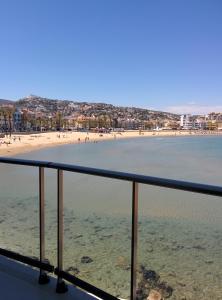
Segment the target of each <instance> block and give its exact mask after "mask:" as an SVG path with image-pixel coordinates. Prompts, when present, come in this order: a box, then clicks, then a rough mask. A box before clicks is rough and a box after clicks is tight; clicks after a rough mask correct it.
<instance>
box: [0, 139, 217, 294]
mask: <svg viewBox="0 0 222 300" xmlns="http://www.w3.org/2000/svg"><path fill="white" fill-rule="evenodd" d="M221 149H222V138H221V137H176V138H169V137H167V138H158V137H155V138H140V139H131V140H121V141H113V142H111V141H108V142H100V143H98V144H93V143H92V144H91V143H89V144H80V145H65V146H60V147H56V148H48V149H44V150H40V151H35V152H32V153H29V154H25V155H19V156H18V157H22V158H29V159H39V160H50V161H59V162H67V163H73V164H78V165H84V166H92V167H98V168H106V169H112V170H120V171H126V172H134V173H140V174H146V175H154V176H161V177H168V178H175V179H182V180H189V181H196V182H204V183H210V184H218V185H221V182H222V173H221V166H222V151H221ZM0 170H1V177H0V188H1V202H0V206H1V210H0V223H1V224H0V226H1V232H0V242H1V246H2V244H3V246H4V247H8V248H10V249H13V250H14V251H19V252H22V253H24V254H29V255H33V256H38V196H37V195H38V194H37V193H38V187H37V186H36V183H37V182H38V177H37V174H38V172H37V170H34V169H33V168H23V167H12V166H4V165H1V166H0ZM64 180H65V186H64V187H65V255H64V260H65V268H69V267H70V266H72V269H71V270H70V272H73V273H74V274H77V276H79V277H80V278H82V279H85V280H87V281H89V282H90V283H93V284H96V285H97V286H98V287H100V288H103V289H105V290H107V291H109V292H110V293H112V294H114V295H118V296H120V297H123V298H128V296H129V276H130V272H129V266H130V234H131V233H130V232H131V228H130V212H131V185H130V184H129V183H125V182H120V181H112V180H108V179H101V178H95V177H91V176H87V175H76V174H68V173H65V176H64ZM139 200H140V202H139V210H140V218H139V221H140V226H139V263H140V265H142V266H144V267H145V268H146V269H147V270H152V271H155V272H156V273H157V274H158V276H160V278H159V279H158V281H156V282H155V281H152V282H149V285H150V287H151V286H152V287H154V288H155V289H159V290H161V289H160V286H161V285H160V283H161V282H163V281H164V282H166V283H167V284H168V285H169V286H170V287H172V289H173V293H172V295H171V297H170V299H209V298H210V299H221V292H222V288H221V280H222V254H221V247H222V219H221V215H222V200H221V199H219V198H217V197H207V196H202V195H197V194H192V193H187V192H178V191H171V190H168V189H159V188H156V187H148V186H143V185H140V190H139ZM30 215H31V216H32V217H31V218H30ZM46 223H47V224H46V226H47V228H46V232H47V245H46V247H47V256H48V258H49V259H50V260H51V261H52V262H53V263H56V256H55V255H56V228H55V226H56V175H55V172H53V171H47V172H46ZM83 256H88V257H90V258H91V260H92V261H91V262H89V263H82V262H81V258H82V257H83ZM138 277H139V281H141V280H142V279H141V274H140V275H139V276H138ZM162 286H163V285H162ZM161 292H163V293H164V291H161ZM183 297H186V298H183ZM144 299H145V298H144Z"/></svg>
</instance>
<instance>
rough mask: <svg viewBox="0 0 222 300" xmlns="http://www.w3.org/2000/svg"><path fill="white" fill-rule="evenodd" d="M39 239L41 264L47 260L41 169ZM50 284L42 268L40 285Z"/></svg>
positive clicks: (42, 169)
mask: <svg viewBox="0 0 222 300" xmlns="http://www.w3.org/2000/svg"><path fill="white" fill-rule="evenodd" d="M39 237H40V247H39V248H40V253H39V256H40V262H44V260H45V179H44V168H43V167H39ZM48 282H49V276H48V275H47V274H46V272H45V271H44V270H42V269H41V268H40V274H39V284H46V283H48Z"/></svg>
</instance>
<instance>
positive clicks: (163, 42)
mask: <svg viewBox="0 0 222 300" xmlns="http://www.w3.org/2000/svg"><path fill="white" fill-rule="evenodd" d="M221 14H222V1H221V0H167V1H166V0H144V1H143V0H134V1H132V0H60V1H58V0H19V1H18V0H0V98H4V99H13V100H14V99H18V98H21V97H24V96H27V95H29V94H37V95H40V96H45V97H49V98H59V99H71V100H80V101H92V102H108V103H112V104H115V105H128V106H139V107H146V108H153V109H158V110H159V109H160V110H168V111H174V112H190V111H191V112H197V111H199V112H205V111H209V110H217V111H218V110H220V111H222V17H221Z"/></svg>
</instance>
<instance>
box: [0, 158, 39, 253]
mask: <svg viewBox="0 0 222 300" xmlns="http://www.w3.org/2000/svg"><path fill="white" fill-rule="evenodd" d="M0 191H1V193H0V247H1V248H4V249H7V250H11V251H14V252H17V253H20V254H22V255H26V256H30V257H37V258H39V199H38V168H33V167H24V166H15V165H5V164H1V165H0Z"/></svg>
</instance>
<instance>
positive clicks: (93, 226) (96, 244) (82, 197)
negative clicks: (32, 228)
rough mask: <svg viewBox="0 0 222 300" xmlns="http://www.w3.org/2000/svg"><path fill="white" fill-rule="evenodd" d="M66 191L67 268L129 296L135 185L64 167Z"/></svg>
mask: <svg viewBox="0 0 222 300" xmlns="http://www.w3.org/2000/svg"><path fill="white" fill-rule="evenodd" d="M64 191H65V197H64V208H65V209H64V215H65V218H64V221H65V227H64V233H65V235H64V270H66V271H67V272H69V273H70V274H73V275H75V276H77V277H78V278H80V279H82V280H84V281H87V282H88V283H90V284H92V285H95V286H96V287H98V288H100V289H102V290H104V291H106V292H108V293H110V294H111V295H114V296H117V297H120V298H123V299H129V295H130V247H131V191H132V189H131V184H130V183H128V182H122V181H118V180H111V179H104V178H102V177H95V176H89V175H80V174H71V173H70V174H69V173H67V172H65V176H64Z"/></svg>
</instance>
